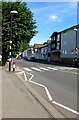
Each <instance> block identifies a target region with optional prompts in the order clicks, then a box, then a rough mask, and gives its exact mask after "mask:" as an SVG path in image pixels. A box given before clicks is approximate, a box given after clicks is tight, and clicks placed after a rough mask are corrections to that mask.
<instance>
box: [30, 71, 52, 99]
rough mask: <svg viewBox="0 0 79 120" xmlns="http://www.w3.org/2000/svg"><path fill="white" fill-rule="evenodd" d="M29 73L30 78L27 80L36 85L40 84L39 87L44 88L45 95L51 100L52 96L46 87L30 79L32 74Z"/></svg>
mask: <svg viewBox="0 0 79 120" xmlns="http://www.w3.org/2000/svg"><path fill="white" fill-rule="evenodd" d="M28 74H30V73H28ZM30 75H32V76H31V78H30V79H29V82H31V83H33V84H36V85H38V86H40V87H43V88H44V89H45V91H46V94H47V96H48V98H49V101H52V97H51V95H50V92H49V91H48V88H47V87H46V86H44V85H42V84H40V83H37V82H34V81H32V78H33V77H34V75H33V74H30Z"/></svg>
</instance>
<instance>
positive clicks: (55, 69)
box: [47, 67, 58, 70]
mask: <svg viewBox="0 0 79 120" xmlns="http://www.w3.org/2000/svg"><path fill="white" fill-rule="evenodd" d="M47 68H48V69H51V70H58V69H56V68H52V67H47Z"/></svg>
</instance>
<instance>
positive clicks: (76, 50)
mask: <svg viewBox="0 0 79 120" xmlns="http://www.w3.org/2000/svg"><path fill="white" fill-rule="evenodd" d="M74 31H76V45H75V65H76V67H77V57H78V56H77V55H78V48H77V32H78V29H77V28H75V29H74Z"/></svg>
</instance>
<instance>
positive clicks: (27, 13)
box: [2, 1, 37, 64]
mask: <svg viewBox="0 0 79 120" xmlns="http://www.w3.org/2000/svg"><path fill="white" fill-rule="evenodd" d="M13 10H16V11H18V14H13V15H12V16H13V17H12V55H13V54H17V53H18V52H20V51H22V49H26V48H27V47H28V46H29V43H30V40H31V38H33V37H34V36H35V35H36V33H37V31H36V30H35V29H36V28H37V26H36V21H35V20H34V19H33V13H32V12H31V10H30V8H28V6H27V3H25V2H6V1H5V2H2V32H3V35H2V55H3V60H4V57H5V59H6V56H7V55H8V53H9V47H10V43H9V41H10V24H11V14H10V12H11V11H13ZM25 46H27V47H25ZM22 47H23V48H22ZM3 64H5V63H3Z"/></svg>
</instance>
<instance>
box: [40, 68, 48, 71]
mask: <svg viewBox="0 0 79 120" xmlns="http://www.w3.org/2000/svg"><path fill="white" fill-rule="evenodd" d="M39 68H40V69H42V70H46V71H47V70H49V69H47V68H43V67H39Z"/></svg>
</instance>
